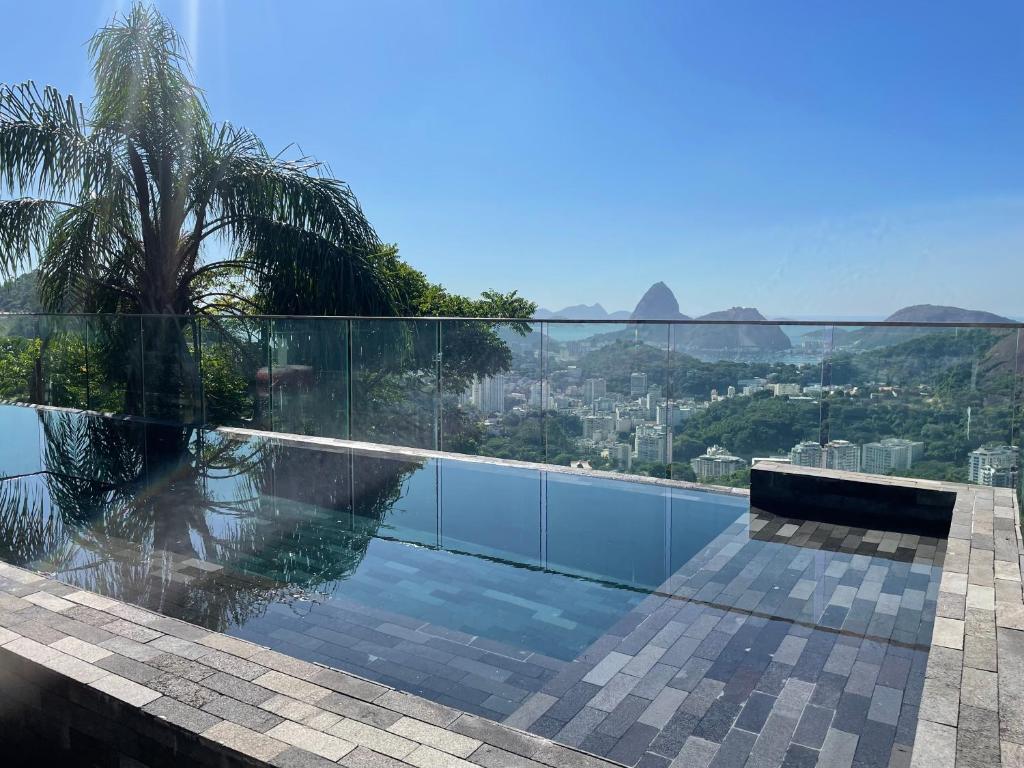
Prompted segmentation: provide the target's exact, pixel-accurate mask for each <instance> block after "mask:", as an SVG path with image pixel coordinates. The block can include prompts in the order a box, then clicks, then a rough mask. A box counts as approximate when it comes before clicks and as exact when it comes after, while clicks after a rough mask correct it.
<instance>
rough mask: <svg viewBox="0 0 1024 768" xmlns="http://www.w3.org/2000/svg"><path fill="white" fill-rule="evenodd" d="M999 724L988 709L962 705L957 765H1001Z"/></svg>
mask: <svg viewBox="0 0 1024 768" xmlns="http://www.w3.org/2000/svg"><path fill="white" fill-rule="evenodd" d="M999 761H1000V748H999V723H998V719H997V718H996V717H993V713H992V711H991V710H988V709H979V708H977V707H971V706H968V705H966V704H961V705H960V721H959V725H958V727H957V738H956V764H957V766H963V767H964V768H982V767H983V766H993V765H999Z"/></svg>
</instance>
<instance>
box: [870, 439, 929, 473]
mask: <svg viewBox="0 0 1024 768" xmlns="http://www.w3.org/2000/svg"><path fill="white" fill-rule="evenodd" d="M923 455H924V443H922V442H919V441H913V440H902V439H900V438H898V437H887V438H885V439H884V440H879V441H878V442H877V443H864V447H863V448H862V449H861V469H862V470H863V471H864V472H870V473H871V474H874V475H887V474H889V473H890V472H892V471H893V470H894V469H910V468H911V467H912V466H913V464H914V462H915V461H917V460H918V459H920V458H921V457H922V456H923Z"/></svg>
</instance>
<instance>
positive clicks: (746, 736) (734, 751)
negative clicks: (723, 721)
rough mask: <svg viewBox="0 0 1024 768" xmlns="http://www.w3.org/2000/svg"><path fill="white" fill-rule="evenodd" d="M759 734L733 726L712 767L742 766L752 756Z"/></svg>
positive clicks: (732, 767) (712, 762)
mask: <svg viewBox="0 0 1024 768" xmlns="http://www.w3.org/2000/svg"><path fill="white" fill-rule="evenodd" d="M756 739H757V735H756V734H753V733H749V732H748V731H743V730H740V729H738V728H733V729H732V730H731V731H729V735H728V736H726V737H725V741H723V742H722V746H721V747H720V748H719V749H718V751H717V752H716V753H715V757H714V759H713V760H712V761H711V764H710V768H742V766H744V765H745V764H746V762H747V759H748V758H749V757H750V750H751V749H752V748H753V746H754V742H755V740H756Z"/></svg>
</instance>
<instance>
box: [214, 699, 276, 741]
mask: <svg viewBox="0 0 1024 768" xmlns="http://www.w3.org/2000/svg"><path fill="white" fill-rule="evenodd" d="M203 711H204V712H209V713H210V714H212V715H216V716H217V717H219V718H221V719H223V720H230V721H231V722H233V723H238V724H239V725H243V726H245V727H246V728H249V729H251V730H254V731H259V732H260V733H265V732H266V731H268V730H270V729H271V728H273V727H274V726H275V725H277V724H278V723H280V722H281V720H282V718H280V717H278V716H277V715H275V714H273V713H271V712H267V711H266V710H264V709H260V708H259V707H254V706H252V705H251V704H245V703H243V702H241V701H237V700H235V699H232V698H231V697H230V696H222V695H219V696H217V698H215V699H213V700H212V701H209V702H207V703H206V704H204V705H203Z"/></svg>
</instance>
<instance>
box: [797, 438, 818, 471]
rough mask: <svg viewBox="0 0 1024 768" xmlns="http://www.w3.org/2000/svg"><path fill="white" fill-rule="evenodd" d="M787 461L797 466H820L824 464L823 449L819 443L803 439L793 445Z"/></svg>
mask: <svg viewBox="0 0 1024 768" xmlns="http://www.w3.org/2000/svg"><path fill="white" fill-rule="evenodd" d="M789 461H790V463H791V464H794V465H795V466H798V467H821V466H824V464H825V458H824V451H823V450H822V447H821V445H820V444H819V443H816V442H814V441H813V440H805V441H804V442H802V443H797V444H796V445H795V446H793V449H792V450H791V451H790V452H789Z"/></svg>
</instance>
